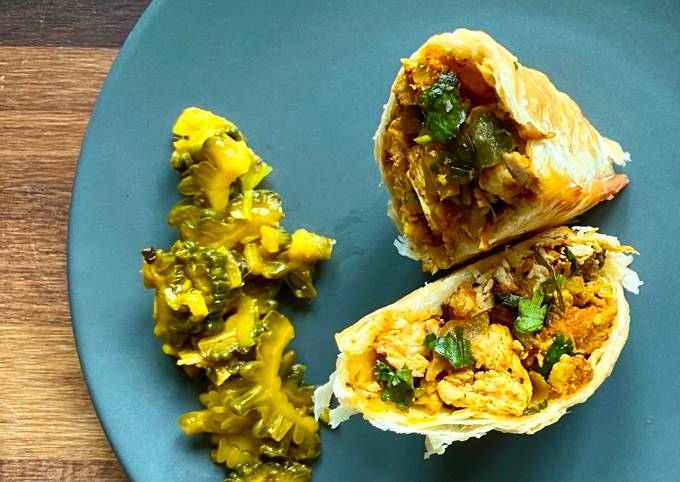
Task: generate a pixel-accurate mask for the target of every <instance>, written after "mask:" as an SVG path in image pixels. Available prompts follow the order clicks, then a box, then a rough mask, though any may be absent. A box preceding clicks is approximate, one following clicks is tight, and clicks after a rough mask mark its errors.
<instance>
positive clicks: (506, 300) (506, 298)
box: [494, 293, 522, 308]
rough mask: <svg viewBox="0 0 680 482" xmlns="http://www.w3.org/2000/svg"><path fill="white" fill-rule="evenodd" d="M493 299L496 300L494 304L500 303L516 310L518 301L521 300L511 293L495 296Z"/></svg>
mask: <svg viewBox="0 0 680 482" xmlns="http://www.w3.org/2000/svg"><path fill="white" fill-rule="evenodd" d="M494 298H495V300H496V303H501V304H503V305H505V306H509V307H511V308H517V306H518V305H519V300H521V299H522V297H521V296H518V295H513V294H511V293H503V294H497V295H495V296H494Z"/></svg>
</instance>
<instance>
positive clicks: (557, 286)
mask: <svg viewBox="0 0 680 482" xmlns="http://www.w3.org/2000/svg"><path fill="white" fill-rule="evenodd" d="M534 259H535V260H536V261H537V262H538V263H539V264H540V265H541V266H543V267H544V268H545V269H547V270H548V273H550V279H549V280H547V281H546V282H545V283H544V285H545V289H546V292H547V293H548V294H553V293H555V294H556V295H557V307H558V309H559V310H560V313H564V310H565V307H564V298H563V297H562V288H564V286H565V285H566V284H567V281H569V280H568V279H567V278H566V277H565V276H564V275H562V274H555V269H554V268H553V267H552V266H551V265H550V263H548V262H547V261H546V260H545V258H544V257H543V256H542V255H541V253H539V252H538V251H536V252H535V253H534Z"/></svg>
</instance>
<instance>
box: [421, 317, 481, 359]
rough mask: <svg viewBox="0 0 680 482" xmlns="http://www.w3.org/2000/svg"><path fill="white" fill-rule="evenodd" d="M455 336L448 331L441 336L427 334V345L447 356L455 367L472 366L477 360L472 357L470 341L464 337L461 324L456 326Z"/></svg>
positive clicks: (433, 350)
mask: <svg viewBox="0 0 680 482" xmlns="http://www.w3.org/2000/svg"><path fill="white" fill-rule="evenodd" d="M455 336H456V337H455V338H453V337H452V336H451V334H450V333H447V334H446V336H442V337H440V338H438V337H437V335H435V334H434V333H428V334H427V336H425V342H424V343H425V346H426V347H427V348H428V349H429V350H430V351H432V352H434V353H439V354H440V355H441V356H443V357H444V358H446V359H447V360H448V361H449V363H450V364H451V366H452V367H453V368H470V367H472V366H473V365H474V363H475V360H474V358H472V350H470V342H469V341H468V340H466V339H465V338H463V329H462V328H461V327H460V326H457V327H456V328H455Z"/></svg>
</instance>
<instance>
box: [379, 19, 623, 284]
mask: <svg viewBox="0 0 680 482" xmlns="http://www.w3.org/2000/svg"><path fill="white" fill-rule="evenodd" d="M402 64H403V67H402V68H401V70H400V71H399V73H398V74H397V78H396V80H395V81H394V84H393V85H392V90H391V94H390V97H389V100H388V102H387V104H386V105H385V110H384V113H383V116H382V120H381V122H380V126H379V127H378V131H377V132H376V135H375V159H376V161H377V163H378V166H379V168H380V171H381V174H382V178H383V182H384V184H385V185H386V186H387V188H388V190H389V194H390V202H389V206H388V213H389V215H390V217H391V218H392V219H393V221H394V223H395V224H396V226H397V228H398V229H399V231H400V233H401V234H402V236H401V237H400V238H399V239H398V240H397V241H396V243H395V244H396V245H397V248H398V249H399V251H400V253H401V254H404V255H406V256H409V257H411V258H413V259H416V260H419V261H421V263H422V266H423V269H424V270H425V271H430V272H432V273H434V272H436V271H437V270H438V269H444V268H448V267H450V266H453V265H456V264H459V263H461V262H463V261H465V260H468V259H470V258H472V257H474V256H476V255H477V254H479V253H482V252H485V251H488V250H490V249H492V248H493V247H495V246H499V245H503V244H505V243H507V242H508V241H510V240H512V239H514V238H516V237H518V236H520V235H521V234H524V233H531V232H536V231H538V230H540V229H543V228H546V227H550V226H558V225H561V224H564V223H565V222H567V221H568V220H570V219H572V218H574V217H575V216H577V215H579V214H581V213H583V212H585V211H586V210H588V209H590V208H592V207H593V206H595V205H596V204H598V203H599V202H600V201H603V200H605V199H610V198H611V197H612V196H613V195H614V194H616V193H617V192H618V191H620V190H621V189H622V188H623V187H624V186H625V185H626V184H627V183H628V178H627V177H626V176H625V175H622V174H616V173H615V172H614V170H613V164H619V165H623V164H625V162H626V161H627V160H628V159H629V155H628V154H627V153H625V152H624V151H623V150H622V149H621V146H619V144H618V143H616V142H614V141H612V140H610V139H607V138H606V137H603V136H601V135H600V134H599V133H598V132H597V130H595V128H594V127H593V126H592V125H591V124H590V123H589V122H588V120H587V119H586V118H585V117H584V116H583V114H582V113H581V110H580V109H579V107H578V105H576V103H575V102H574V101H573V100H572V99H571V98H569V96H567V95H566V94H565V93H563V92H560V91H559V90H557V89H556V88H555V86H554V85H553V84H552V83H551V82H550V80H549V79H548V77H546V76H545V75H544V74H543V73H541V72H539V71H537V70H533V69H530V68H527V67H524V66H522V65H521V64H520V63H519V61H518V60H517V58H516V57H515V56H514V55H512V54H511V53H510V52H508V51H507V50H506V49H505V48H503V47H502V46H501V45H499V44H498V43H496V42H495V41H494V40H493V39H492V38H491V37H490V36H489V35H487V34H485V33H483V32H473V31H469V30H463V29H459V30H456V31H455V32H453V33H444V34H441V35H436V36H434V37H432V38H430V39H429V40H428V41H427V42H425V44H424V45H423V46H422V47H420V48H419V49H418V50H417V51H416V52H415V53H414V54H413V55H412V56H411V57H410V58H409V59H403V60H402Z"/></svg>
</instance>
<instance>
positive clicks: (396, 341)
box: [375, 318, 439, 377]
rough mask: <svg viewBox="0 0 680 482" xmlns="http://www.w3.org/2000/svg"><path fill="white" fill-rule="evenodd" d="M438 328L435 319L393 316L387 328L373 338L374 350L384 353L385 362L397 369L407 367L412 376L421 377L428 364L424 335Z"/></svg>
mask: <svg viewBox="0 0 680 482" xmlns="http://www.w3.org/2000/svg"><path fill="white" fill-rule="evenodd" d="M438 328H439V321H438V320H436V319H434V318H433V319H428V320H419V321H409V320H406V319H404V318H395V319H394V320H392V322H391V323H390V324H389V326H388V327H387V329H386V330H385V331H383V332H381V333H380V334H379V335H378V336H377V337H376V339H375V350H376V351H377V352H378V353H380V354H382V355H385V358H386V359H387V362H388V363H389V364H390V365H392V366H393V367H394V368H396V369H397V370H400V369H402V368H408V369H410V370H411V373H412V374H413V376H414V377H422V376H424V375H425V370H426V369H427V366H428V365H429V364H430V360H428V359H427V356H428V355H429V353H428V350H427V348H425V345H424V344H423V341H424V340H425V335H427V334H428V333H430V332H434V331H436V330H437V329H438Z"/></svg>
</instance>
